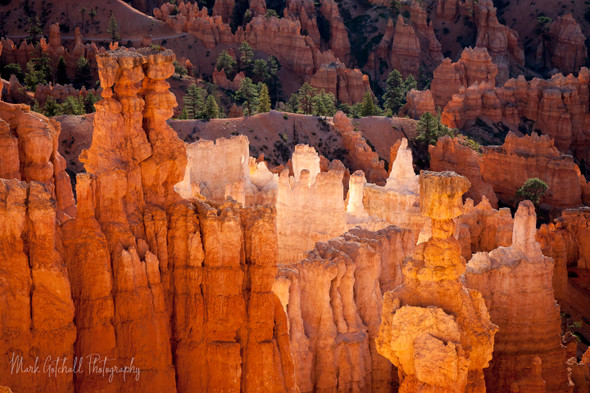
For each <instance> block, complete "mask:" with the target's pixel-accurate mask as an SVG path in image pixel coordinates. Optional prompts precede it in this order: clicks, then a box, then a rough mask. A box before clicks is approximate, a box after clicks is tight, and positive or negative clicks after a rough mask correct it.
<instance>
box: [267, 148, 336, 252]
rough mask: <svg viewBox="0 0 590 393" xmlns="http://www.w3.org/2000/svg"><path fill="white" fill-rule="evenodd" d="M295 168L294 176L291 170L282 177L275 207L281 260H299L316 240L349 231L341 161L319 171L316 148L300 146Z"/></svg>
mask: <svg viewBox="0 0 590 393" xmlns="http://www.w3.org/2000/svg"><path fill="white" fill-rule="evenodd" d="M314 158H317V159H314ZM293 169H294V174H295V176H294V177H293V176H289V171H288V170H285V171H283V172H281V174H280V176H279V186H278V191H277V204H276V209H277V233H278V241H279V257H278V258H279V262H280V263H294V262H297V261H299V260H301V259H302V258H303V257H304V255H305V252H306V251H307V250H311V249H312V248H313V245H314V244H315V243H316V242H318V241H326V240H328V239H331V238H333V237H336V236H338V235H341V234H343V233H344V232H345V231H346V208H345V205H344V195H343V194H344V190H343V186H342V177H343V175H344V167H343V166H342V164H340V167H338V166H333V168H331V169H330V170H329V171H327V172H320V162H319V157H318V155H317V152H316V151H315V149H314V148H313V147H310V146H306V145H297V146H295V152H294V153H293Z"/></svg>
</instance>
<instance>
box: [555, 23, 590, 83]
mask: <svg viewBox="0 0 590 393" xmlns="http://www.w3.org/2000/svg"><path fill="white" fill-rule="evenodd" d="M549 37H550V38H551V40H550V41H549V42H548V49H549V51H550V52H551V63H552V64H553V66H554V67H557V68H558V69H559V70H560V71H561V72H563V73H564V74H569V73H570V72H578V70H579V68H580V67H581V66H583V65H585V64H586V57H588V50H587V48H586V44H585V42H586V37H585V36H584V34H583V33H582V28H581V27H580V25H579V24H578V23H577V22H576V20H575V19H574V17H573V16H572V14H567V15H564V16H559V17H557V20H556V21H555V22H553V23H552V24H551V27H550V28H549Z"/></svg>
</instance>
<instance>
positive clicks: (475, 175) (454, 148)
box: [428, 136, 498, 208]
mask: <svg viewBox="0 0 590 393" xmlns="http://www.w3.org/2000/svg"><path fill="white" fill-rule="evenodd" d="M461 142H462V140H461V139H460V138H451V137H448V136H445V137H442V138H440V139H439V140H438V141H437V143H436V146H428V153H429V154H430V169H431V170H433V171H437V172H442V171H454V172H456V173H458V174H459V175H461V176H465V177H466V178H467V179H469V182H470V183H471V187H470V188H469V190H468V191H467V192H466V193H465V197H467V198H471V199H473V201H474V202H475V203H479V202H481V200H482V199H483V198H484V197H485V198H486V199H487V200H488V201H489V203H490V204H491V205H492V207H493V208H497V207H498V198H497V197H496V193H495V192H494V189H493V188H492V186H491V185H490V184H488V183H486V182H484V181H483V178H482V173H481V169H482V163H483V157H482V156H481V154H479V153H478V152H476V151H475V150H473V149H472V148H470V147H468V146H465V145H464V144H462V143H461Z"/></svg>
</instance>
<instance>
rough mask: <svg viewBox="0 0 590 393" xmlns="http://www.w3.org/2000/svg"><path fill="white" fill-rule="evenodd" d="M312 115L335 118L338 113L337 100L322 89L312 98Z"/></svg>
mask: <svg viewBox="0 0 590 393" xmlns="http://www.w3.org/2000/svg"><path fill="white" fill-rule="evenodd" d="M312 113H313V114H314V115H315V116H334V114H335V113H336V98H335V97H334V94H332V93H326V91H325V90H324V89H322V90H321V91H320V92H319V94H317V95H315V96H314V97H313V98H312Z"/></svg>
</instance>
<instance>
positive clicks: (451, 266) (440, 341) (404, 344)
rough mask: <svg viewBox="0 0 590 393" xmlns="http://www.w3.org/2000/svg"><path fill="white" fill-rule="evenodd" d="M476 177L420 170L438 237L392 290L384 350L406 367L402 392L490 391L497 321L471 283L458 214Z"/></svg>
mask: <svg viewBox="0 0 590 393" xmlns="http://www.w3.org/2000/svg"><path fill="white" fill-rule="evenodd" d="M468 188H469V181H468V180H467V179H466V178H464V177H461V176H458V175H456V174H455V173H453V172H439V173H435V172H427V171H423V172H422V173H421V174H420V208H421V212H422V214H424V215H425V216H426V217H430V218H431V219H432V237H431V238H430V239H429V240H428V241H427V242H426V243H420V244H419V245H418V246H417V247H416V250H415V251H414V254H413V257H407V258H406V259H405V260H404V261H403V264H402V273H403V275H404V283H403V284H402V285H401V286H399V287H397V288H395V289H394V290H393V291H390V292H387V293H386V294H385V295H384V301H383V311H382V320H381V326H380V329H379V336H378V338H377V351H378V352H379V353H380V354H382V355H383V356H385V357H386V358H387V359H388V360H389V361H391V362H392V363H393V364H394V365H395V366H397V367H398V368H399V377H400V383H401V386H400V391H401V392H433V391H436V392H482V393H483V392H485V391H486V384H485V382H484V374H483V369H484V368H486V367H487V366H488V362H489V361H490V360H491V359H492V350H493V348H494V334H495V333H496V331H497V329H498V328H497V326H495V325H494V324H492V323H491V322H490V317H489V315H488V311H487V309H486V305H485V303H484V300H483V298H482V296H481V293H479V292H478V291H476V290H473V289H467V288H466V287H464V286H463V284H462V283H461V280H460V276H461V274H462V273H463V271H464V270H465V261H464V260H463V258H462V257H461V250H460V245H459V242H458V241H457V240H456V239H455V238H454V237H453V236H452V235H453V232H454V226H455V224H454V221H453V218H456V217H458V216H459V215H461V211H462V201H461V195H462V194H463V193H464V192H465V191H467V189H468Z"/></svg>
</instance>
